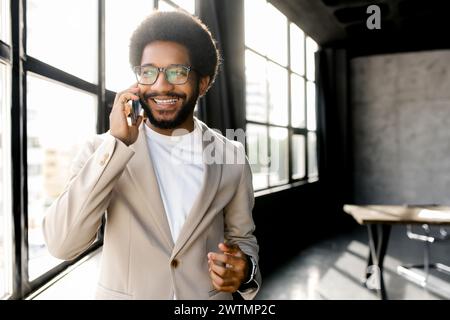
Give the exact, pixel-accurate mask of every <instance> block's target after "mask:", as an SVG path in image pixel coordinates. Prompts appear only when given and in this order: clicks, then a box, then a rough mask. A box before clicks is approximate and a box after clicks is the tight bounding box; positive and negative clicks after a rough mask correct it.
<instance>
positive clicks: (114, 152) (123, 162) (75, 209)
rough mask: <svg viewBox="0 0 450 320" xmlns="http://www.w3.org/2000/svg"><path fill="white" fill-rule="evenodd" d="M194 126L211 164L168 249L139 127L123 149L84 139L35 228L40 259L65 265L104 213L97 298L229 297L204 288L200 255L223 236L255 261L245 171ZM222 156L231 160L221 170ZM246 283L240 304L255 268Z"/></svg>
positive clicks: (233, 151) (234, 146)
mask: <svg viewBox="0 0 450 320" xmlns="http://www.w3.org/2000/svg"><path fill="white" fill-rule="evenodd" d="M195 121H197V122H198V123H199V124H200V126H201V128H202V133H203V136H204V139H203V140H204V141H203V150H204V154H205V151H206V153H209V154H210V155H214V159H215V161H213V162H212V163H211V161H209V160H208V163H205V175H204V181H203V185H202V188H201V190H200V194H199V196H198V197H197V199H196V200H195V202H194V204H193V207H192V209H191V211H190V213H189V215H188V217H187V219H186V222H185V224H184V226H183V228H182V230H181V232H180V235H179V237H178V239H177V241H176V242H175V243H174V242H173V240H172V236H171V233H170V228H169V223H168V220H167V217H166V213H165V209H164V205H163V202H162V199H161V195H160V192H159V188H158V182H157V179H156V176H155V172H154V169H153V166H152V161H151V157H150V156H149V151H150V152H151V150H149V149H148V146H147V141H146V136H145V131H144V125H145V124H143V123H142V124H141V126H140V128H139V137H138V139H137V141H136V142H135V143H134V144H133V145H130V146H128V147H127V146H126V145H125V144H124V143H123V142H121V141H120V140H118V139H116V138H115V137H113V136H112V135H111V134H110V133H109V132H106V133H104V134H101V135H96V136H94V137H93V138H92V139H91V140H90V141H88V142H87V143H86V145H85V146H84V147H83V148H82V150H81V151H80V153H79V154H78V155H77V157H76V158H75V160H74V162H73V165H72V169H71V177H70V180H69V182H68V184H67V186H66V187H65V190H64V191H63V192H62V194H61V195H60V196H59V197H58V198H57V199H56V200H55V201H54V202H53V204H52V205H51V206H50V207H49V208H48V210H47V212H46V215H45V218H44V221H43V232H44V236H45V240H46V243H47V246H48V249H49V251H50V253H51V254H52V255H54V256H55V257H57V258H60V259H64V260H71V259H73V258H75V257H76V256H78V255H79V254H80V253H81V252H83V251H84V250H85V249H86V248H88V247H89V246H90V245H91V244H92V242H93V241H94V240H95V238H96V233H97V231H98V229H99V227H100V224H101V219H102V216H103V214H104V212H105V210H106V228H105V236H104V244H103V250H102V263H101V270H100V278H99V283H98V287H97V293H96V297H97V298H98V299H173V295H174V294H175V295H176V298H177V299H232V295H231V294H229V293H224V292H218V291H216V290H215V289H214V287H213V286H212V283H211V280H210V277H209V273H208V263H207V253H208V252H210V251H216V252H218V251H219V250H218V248H217V245H218V244H219V242H221V241H223V240H224V239H227V240H229V241H230V242H231V243H235V244H238V245H239V246H240V248H241V249H242V251H244V252H245V253H246V254H248V255H251V256H253V257H254V258H255V259H256V260H258V244H257V241H256V238H255V236H254V235H253V231H254V229H255V225H254V222H253V219H252V208H253V205H254V196H253V188H252V174H251V170H250V166H249V163H248V159H247V158H246V156H245V150H244V147H243V145H242V144H241V143H238V142H235V141H232V140H228V139H226V138H225V137H224V136H222V135H221V134H219V133H217V132H216V131H214V130H212V129H210V128H208V127H207V126H206V124H204V123H203V122H201V121H200V120H198V119H196V118H195ZM231 155H233V156H234V157H235V159H236V161H235V163H231V164H230V163H229V162H230V156H231ZM240 157H241V159H242V157H243V159H244V161H243V162H242V161H241V163H239V161H238V159H239V158H240ZM225 158H227V159H225ZM225 160H227V161H228V162H226V161H225ZM224 162H226V163H224ZM180 201H183V199H180ZM256 282H257V283H258V286H257V288H255V289H250V290H249V291H246V292H245V293H242V296H243V297H244V298H245V299H253V298H254V297H255V295H256V293H257V292H258V290H259V286H260V284H261V275H260V273H259V268H258V273H257V275H256Z"/></svg>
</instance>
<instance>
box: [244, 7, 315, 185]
mask: <svg viewBox="0 0 450 320" xmlns="http://www.w3.org/2000/svg"><path fill="white" fill-rule="evenodd" d="M265 2H266V4H267V5H268V4H271V5H272V6H274V5H273V4H272V3H271V2H270V1H269V0H265ZM274 7H275V6H274ZM275 8H276V7H275ZM276 9H277V10H279V9H278V8H276ZM280 12H281V11H280ZM281 13H282V14H283V15H284V16H285V17H286V20H287V23H286V28H287V48H286V51H287V55H288V56H287V64H286V66H284V65H282V64H280V63H279V62H277V61H275V60H273V59H272V58H270V57H269V56H267V55H265V54H263V53H261V52H258V51H257V50H255V49H253V48H251V47H249V46H247V44H246V43H244V50H245V51H250V52H252V53H253V54H256V55H258V56H260V57H261V58H263V59H265V60H266V63H268V62H271V63H273V64H276V65H277V66H279V67H281V68H283V69H285V70H286V71H287V77H288V82H287V85H288V90H287V95H288V100H287V101H288V125H287V126H285V125H279V124H274V123H271V122H270V119H269V118H270V112H269V105H268V104H266V107H267V109H266V113H267V117H266V121H255V120H250V119H247V116H246V117H245V124H246V126H247V124H255V125H261V126H264V127H265V129H266V137H267V156H268V157H269V159H270V157H271V148H270V133H269V132H270V128H283V129H287V131H288V139H287V140H288V143H287V146H288V181H287V182H284V183H277V184H271V183H270V167H269V168H268V170H269V171H268V173H267V177H266V178H267V187H264V188H258V189H256V188H255V192H256V193H257V194H264V193H265V192H266V191H270V190H271V189H274V190H279V189H280V188H283V187H290V186H296V185H298V184H299V183H300V184H305V183H310V182H316V181H318V180H319V179H320V177H319V172H317V174H314V175H309V166H310V164H309V154H308V151H309V148H308V137H309V135H310V134H311V133H314V134H315V135H316V141H317V136H318V128H317V82H316V81H317V80H316V79H314V81H311V80H309V79H308V77H307V72H308V69H307V68H308V66H307V38H308V37H309V38H311V37H310V36H308V35H307V34H306V33H305V32H303V30H302V29H301V28H300V26H298V25H297V24H296V23H294V22H293V21H291V20H290V19H289V18H288V17H287V16H286V15H285V14H284V13H283V12H281ZM244 17H245V15H244ZM291 23H292V24H294V25H296V26H297V27H298V28H300V30H302V32H303V34H304V37H303V64H304V74H303V75H301V74H299V73H297V72H295V71H294V70H292V68H291V30H290V25H291ZM244 32H245V31H244ZM311 39H312V38H311ZM316 73H317V72H316ZM292 74H295V75H297V76H299V77H301V78H302V79H303V83H304V97H303V99H304V106H305V109H304V119H305V125H304V127H303V128H298V127H294V126H292V122H291V117H292V101H291V100H292V95H291V89H292V87H291V76H292ZM265 80H266V87H267V86H268V79H267V78H266V79H265ZM308 82H313V83H314V84H315V85H316V90H315V92H316V103H315V109H316V119H315V120H316V130H309V129H308V100H307V96H308V92H307V86H308ZM245 85H246V82H245ZM244 92H247V89H246V88H245V90H244ZM294 135H301V136H303V137H304V139H305V140H304V141H305V144H304V151H305V152H304V163H305V167H304V170H305V174H304V176H303V177H298V178H293V174H294V172H293V143H292V138H293V136H294ZM245 148H246V150H247V153H248V144H247V143H246V146H245ZM316 159H318V147H317V143H316ZM317 161H318V160H317ZM317 165H318V163H317Z"/></svg>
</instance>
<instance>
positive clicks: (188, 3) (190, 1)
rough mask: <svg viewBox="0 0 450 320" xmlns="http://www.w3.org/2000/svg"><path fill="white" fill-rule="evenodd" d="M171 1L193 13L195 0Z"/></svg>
mask: <svg viewBox="0 0 450 320" xmlns="http://www.w3.org/2000/svg"><path fill="white" fill-rule="evenodd" d="M172 2H173V3H175V4H177V5H178V6H180V7H181V8H183V9H184V10H186V11H187V12H189V13H191V14H194V13H195V0H172Z"/></svg>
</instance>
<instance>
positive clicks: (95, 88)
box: [0, 0, 199, 299]
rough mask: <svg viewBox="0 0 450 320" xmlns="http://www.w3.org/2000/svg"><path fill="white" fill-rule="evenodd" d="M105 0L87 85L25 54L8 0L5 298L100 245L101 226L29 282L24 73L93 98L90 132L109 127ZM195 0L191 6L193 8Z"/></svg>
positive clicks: (15, 2)
mask: <svg viewBox="0 0 450 320" xmlns="http://www.w3.org/2000/svg"><path fill="white" fill-rule="evenodd" d="M105 1H106V0H97V8H98V12H97V14H98V21H97V23H98V24H97V35H98V47H97V50H98V53H97V63H98V70H97V71H98V72H97V83H91V82H89V81H86V80H83V79H81V78H79V77H77V76H75V75H72V74H70V73H68V72H65V71H63V70H60V69H58V68H56V67H54V66H52V65H50V64H47V63H45V62H43V61H40V60H39V59H37V58H36V57H32V56H28V55H27V17H26V13H27V10H26V9H27V0H10V8H9V9H10V16H11V21H10V30H11V39H10V41H11V44H6V43H4V42H3V41H1V40H0V59H1V60H2V61H4V62H6V63H7V64H9V65H10V66H11V77H10V78H11V85H10V88H11V99H10V103H11V132H10V137H11V168H12V175H11V195H12V198H11V202H12V212H11V215H12V220H11V221H12V228H13V241H12V245H13V248H12V252H13V256H12V263H13V266H12V269H13V275H12V277H13V278H12V284H13V290H12V293H11V295H9V296H7V299H26V298H27V297H30V296H33V295H34V294H36V293H37V292H39V291H40V290H42V289H43V288H45V287H46V286H47V285H48V284H49V283H52V282H53V281H55V280H56V279H58V278H59V277H60V275H61V274H62V273H63V271H65V270H66V269H68V268H69V267H70V266H72V265H74V264H76V263H78V262H79V261H80V260H82V259H84V258H85V257H86V256H87V255H89V254H91V253H93V252H94V251H95V250H97V249H98V248H99V247H101V246H102V245H103V233H104V224H103V225H102V227H101V228H100V230H99V232H98V236H97V241H95V242H94V243H93V244H92V245H91V246H90V247H89V248H88V249H87V250H85V251H84V252H83V253H82V254H80V255H79V256H78V257H77V258H75V259H73V260H71V261H63V262H61V263H60V264H59V265H57V266H55V267H54V268H52V269H50V270H48V271H47V272H45V273H44V274H42V275H40V276H39V277H38V278H36V279H34V280H32V281H29V276H28V260H29V259H28V188H27V184H28V168H27V163H28V162H27V151H28V150H27V143H28V136H27V96H26V94H27V73H28V72H31V73H33V74H36V75H39V76H43V77H45V78H47V79H49V80H54V81H56V82H58V83H61V84H64V85H68V86H70V87H71V88H74V89H78V90H81V91H82V92H85V93H89V94H91V95H95V96H97V127H96V132H97V133H98V134H99V133H104V132H106V131H107V130H109V113H110V111H111V109H112V104H113V101H114V98H115V95H116V92H115V91H111V90H108V89H107V88H106V78H105V10H106V4H105ZM164 1H166V2H167V3H169V4H170V5H172V6H174V7H175V8H180V9H182V8H181V7H180V6H178V5H177V4H176V3H174V2H172V1H171V0H164ZM158 2H159V0H153V4H152V6H153V8H154V9H157V8H158ZM198 6H199V0H196V3H195V8H196V12H198Z"/></svg>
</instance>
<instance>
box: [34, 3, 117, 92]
mask: <svg viewBox="0 0 450 320" xmlns="http://www.w3.org/2000/svg"><path fill="white" fill-rule="evenodd" d="M68 13H70V14H68ZM122 24H123V23H121V25H122ZM97 30H98V8H97V1H92V0H64V1H60V0H28V1H27V54H28V55H30V56H32V57H34V58H37V59H39V60H40V61H42V62H45V63H48V64H50V65H52V66H54V67H56V68H58V69H61V70H63V71H66V72H68V73H71V74H74V75H76V76H77V77H80V78H82V79H84V80H86V81H89V82H92V83H96V82H97V65H98V63H97V56H98V52H97V47H98V38H97V35H98V32H97Z"/></svg>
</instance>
